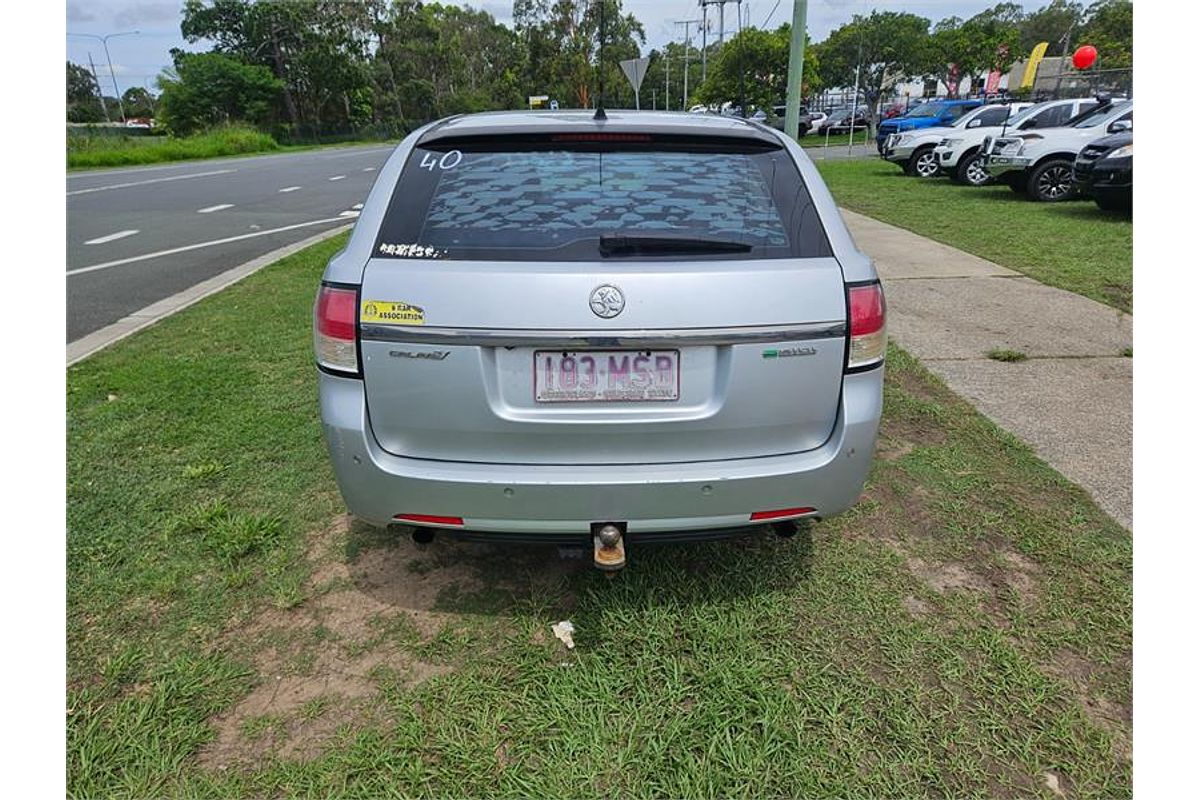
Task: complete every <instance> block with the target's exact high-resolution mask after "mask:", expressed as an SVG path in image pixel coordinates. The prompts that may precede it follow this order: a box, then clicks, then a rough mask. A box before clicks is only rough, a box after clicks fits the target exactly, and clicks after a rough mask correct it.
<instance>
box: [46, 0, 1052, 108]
mask: <svg viewBox="0 0 1200 800" xmlns="http://www.w3.org/2000/svg"><path fill="white" fill-rule="evenodd" d="M997 2H999V0H926V1H925V2H906V1H905V0H810V2H809V4H808V30H809V33H810V35H811V36H812V37H813V39H814V40H815V41H821V40H822V39H824V38H825V37H826V36H828V35H829V32H830V31H831V30H833V29H834V28H836V27H838V26H839V25H841V24H843V23H844V22H847V21H848V20H849V19H850V18H851V17H853V16H854V14H857V13H869V12H870V11H871V9H873V8H876V9H880V10H895V11H908V12H911V13H914V14H919V15H921V16H923V17H928V18H929V19H930V20H931V21H933V22H936V21H938V20H940V19H943V18H945V17H950V16H955V15H957V16H960V17H969V16H971V15H972V14H975V13H977V12H979V11H982V10H983V9H985V8H988V7H990V6H993V5H995V4H996V3H997ZM1047 2H1049V0H1040V1H1039V2H1022V3H1021V5H1023V6H1024V7H1025V9H1026V10H1027V11H1030V10H1034V9H1036V8H1040V7H1041V6H1043V5H1045V4H1046V3H1047ZM457 5H464V6H472V7H474V8H483V9H485V10H487V11H489V12H491V13H492V15H493V16H495V17H496V19H498V20H499V21H500V22H503V23H504V24H506V25H511V24H512V2H511V0H463V1H462V2H458V3H457ZM182 7H183V2H182V0H67V15H66V30H67V33H68V34H78V33H83V34H92V35H97V36H103V35H106V34H111V33H119V32H123V31H133V30H137V31H140V33H139V34H138V35H137V36H119V37H112V38H110V39H109V41H108V50H109V54H110V55H111V56H112V61H113V71H114V72H115V73H116V76H117V83H118V85H119V86H120V88H121V91H124V90H126V89H128V88H129V87H130V86H147V87H150V88H152V89H153V87H154V79H155V77H157V76H158V74H159V73H160V72H161V71H162V70H163V69H164V68H166V67H169V66H170V65H171V56H170V49H171V48H172V47H180V48H183V49H184V50H207V49H208V48H207V47H206V46H205V45H204V44H202V43H198V44H196V45H189V44H187V43H186V42H184V41H183V38H182V37H181V36H180V35H179V18H180V14H181V9H182ZM624 7H625V9H626V11H628V12H632V13H633V14H635V15H636V16H637V18H638V19H639V20H641V21H642V24H643V25H644V26H645V27H646V45H647V47H646V51H647V52H648V51H649V49H650V48H657V47H661V46H662V45H663V44H664V43H666V42H668V41H670V40H672V39H682V36H683V28H682V26H676V25H675V24H674V23H675V21H676V20H685V19H699V18H700V8H699V4H698V2H697V0H624ZM735 9H736V3H735V2H733V0H731V1H730V2H729V4H728V5H726V7H725V30H726V36H728V35H729V34H730V32H731V31H735V30H736V29H737V12H736V10H735ZM742 9H743V15H744V16H743V19H745V17H746V16H748V17H749V21H750V23H751V24H752V25H756V26H758V27H763V26H764V24H766V25H768V26H769V27H772V28H774V27H776V26H778V25H779V24H780V23H781V22H784V21H786V20H790V19H791V16H792V0H779V2H778V3H777V2H776V0H743V2H742ZM709 16H710V27H711V30H712V33H711V34H710V36H715V35H716V30H717V10H716V8H715V7H713V8H712V9H711V10H710V12H709ZM768 18H769V19H768ZM692 30H693V34H697V30H696V28H693V29H692ZM66 47H67V60H69V61H73V62H75V63H76V64H82V65H84V66H87V63H88V53H89V52H90V53H91V56H92V59H93V61H94V62H95V64H96V71H97V73H98V74H99V76H100V83H101V85H102V86H103V87H104V92H105V94H112V79H111V78H110V77H109V75H108V62H107V61H106V60H105V57H104V46H103V45H102V44H101V42H99V41H98V40H96V39H88V38H82V37H77V36H70V35H68V36H67V38H66Z"/></svg>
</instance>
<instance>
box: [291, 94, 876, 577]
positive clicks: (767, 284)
mask: <svg viewBox="0 0 1200 800" xmlns="http://www.w3.org/2000/svg"><path fill="white" fill-rule="evenodd" d="M884 314H885V311H884V298H883V292H882V289H881V287H880V284H879V280H878V276H877V275H876V272H875V269H874V266H873V264H872V263H871V261H870V260H869V259H868V258H867V257H866V256H864V255H863V254H862V253H860V252H859V251H858V250H857V249H856V248H855V246H854V243H853V241H852V240H851V238H850V235H849V233H848V232H847V230H846V227H845V224H844V223H843V221H842V219H841V216H840V215H839V213H838V210H837V207H836V206H835V205H834V202H833V199H832V198H831V197H830V195H829V192H828V190H827V189H826V188H825V185H824V183H823V182H822V181H821V177H820V175H819V174H818V173H817V171H816V169H815V168H814V167H813V165H812V163H811V162H810V161H809V159H808V157H807V156H806V155H805V154H804V152H803V151H802V150H801V149H800V147H799V146H797V145H796V144H795V142H793V141H791V140H789V139H787V138H786V137H785V136H784V135H783V134H782V133H780V132H777V131H775V130H772V129H771V128H768V127H765V126H762V125H758V124H756V123H753V122H749V121H746V120H740V119H733V118H728V117H717V116H709V115H695V114H670V113H652V112H626V111H610V112H608V114H607V117H606V118H603V119H598V118H597V117H596V116H595V115H593V113H592V112H590V111H578V112H528V113H525V112H503V113H491V114H475V115H469V116H460V117H452V118H449V119H445V120H441V121H438V122H435V123H432V124H430V125H428V126H426V127H424V128H421V129H420V130H418V131H416V132H414V133H413V134H411V135H410V136H408V137H407V138H406V139H405V140H404V141H403V142H401V143H400V145H399V146H398V147H397V148H396V150H395V152H394V153H393V154H392V156H391V157H390V158H389V159H388V161H387V163H386V165H385V166H384V167H383V168H382V169H381V171H380V173H379V176H378V179H377V180H376V183H375V186H374V187H373V188H372V190H371V193H370V196H369V197H368V199H367V201H366V203H365V205H364V207H363V210H362V213H361V216H360V217H359V219H358V222H357V224H356V225H355V228H354V232H353V234H352V235H351V237H350V242H349V244H348V246H347V247H346V249H345V250H343V251H342V252H340V253H338V254H337V255H336V256H335V257H334V258H333V259H332V260H331V261H330V262H329V265H328V268H327V269H326V271H325V275H324V280H323V281H322V283H321V287H320V290H319V293H318V296H317V301H316V308H315V324H314V340H315V349H316V360H317V366H318V368H319V370H320V400H321V418H322V422H323V425H324V431H325V436H326V439H327V441H328V445H329V452H330V456H331V457H332V460H333V465H334V471H335V473H336V475H337V481H338V485H339V486H340V488H341V492H342V496H343V497H344V498H345V500H346V504H347V505H348V506H349V508H350V511H351V512H352V513H354V514H355V515H357V516H358V517H360V518H362V519H365V520H367V521H369V522H371V523H375V524H378V525H386V524H390V523H404V524H408V525H412V526H415V529H414V530H415V533H414V536H415V537H416V538H417V539H418V540H419V541H428V539H429V538H431V537H432V535H433V531H435V530H454V531H458V532H460V533H459V534H458V535H459V536H466V537H467V538H482V539H501V538H504V539H506V540H513V539H519V540H534V541H545V542H555V543H558V544H566V543H576V546H578V545H584V546H587V545H589V544H590V545H591V546H592V547H593V548H594V552H595V554H596V563H597V565H598V566H601V567H604V568H609V569H615V568H618V567H620V566H622V565H623V564H624V561H625V546H626V544H629V545H631V546H633V545H636V543H637V542H639V541H649V540H654V539H659V540H662V539H669V540H689V539H699V538H712V537H716V536H721V535H730V534H733V533H741V532H745V531H746V529H747V528H749V527H752V526H765V525H767V524H772V523H774V524H777V525H778V523H788V524H787V525H786V526H783V525H779V526H778V527H779V528H781V529H782V528H785V527H786V528H788V529H794V527H795V526H794V525H791V524H790V522H789V521H792V520H798V519H803V518H825V517H829V516H831V515H833V514H837V513H839V512H841V511H844V510H845V509H847V508H849V507H850V506H851V505H852V504H853V503H854V502H855V501H856V500H857V498H858V496H859V494H860V492H861V490H862V486H863V482H864V480H865V479H866V476H867V472H868V469H869V467H870V464H871V459H872V455H873V452H874V447H875V437H876V432H877V430H878V425H879V417H880V411H881V406H882V390H883V360H884V351H885V345H886V335H885V331H884Z"/></svg>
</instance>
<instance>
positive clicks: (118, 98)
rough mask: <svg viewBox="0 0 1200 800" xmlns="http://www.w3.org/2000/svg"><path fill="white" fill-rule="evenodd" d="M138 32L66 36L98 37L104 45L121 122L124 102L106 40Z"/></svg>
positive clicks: (73, 34) (134, 34)
mask: <svg viewBox="0 0 1200 800" xmlns="http://www.w3.org/2000/svg"><path fill="white" fill-rule="evenodd" d="M139 33H141V31H121V32H120V33H109V34H106V35H104V36H97V35H96V34H94V33H68V34H67V35H68V36H84V37H86V38H88V39H99V40H100V43H101V44H102V45H104V57H105V58H107V59H108V74H109V77H111V78H112V82H113V91H115V92H116V93H117V105H118V106H119V107H120V109H121V122H125V121H126V119H125V103H124V101H123V100H121V87H120V86H118V85H117V73H116V71H114V70H113V63H112V56H111V55H109V53H108V40H109V39H112V38H114V37H116V36H136V35H138V34H139ZM100 96H101V98H102V99H103V97H104V92H103V91H102V92H100Z"/></svg>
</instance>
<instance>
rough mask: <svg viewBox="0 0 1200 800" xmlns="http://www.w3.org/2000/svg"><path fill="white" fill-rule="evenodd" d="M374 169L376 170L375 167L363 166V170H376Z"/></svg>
mask: <svg viewBox="0 0 1200 800" xmlns="http://www.w3.org/2000/svg"><path fill="white" fill-rule="evenodd" d="M374 171H375V168H374V167H363V172H374Z"/></svg>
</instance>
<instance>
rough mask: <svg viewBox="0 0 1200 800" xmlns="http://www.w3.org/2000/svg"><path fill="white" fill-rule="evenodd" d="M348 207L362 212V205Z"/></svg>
mask: <svg viewBox="0 0 1200 800" xmlns="http://www.w3.org/2000/svg"><path fill="white" fill-rule="evenodd" d="M350 207H351V208H353V209H354V210H355V211H362V207H363V204H362V203H355V204H354V205H352V206H350Z"/></svg>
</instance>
